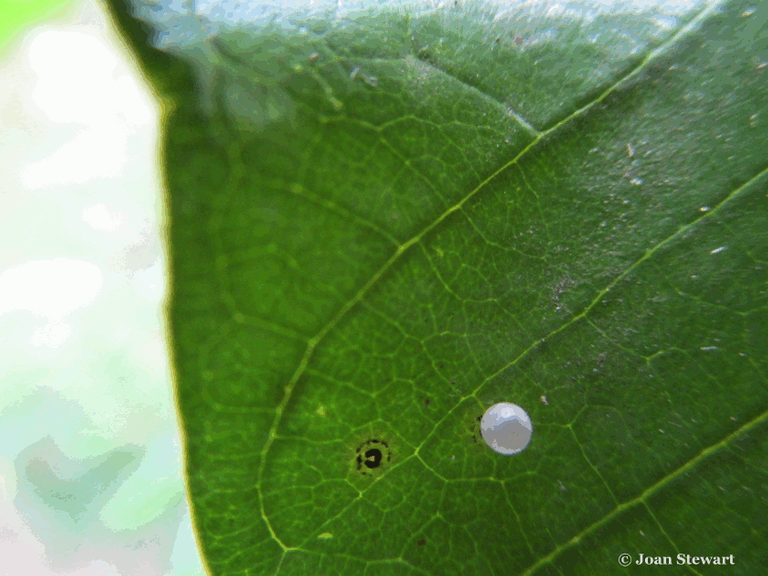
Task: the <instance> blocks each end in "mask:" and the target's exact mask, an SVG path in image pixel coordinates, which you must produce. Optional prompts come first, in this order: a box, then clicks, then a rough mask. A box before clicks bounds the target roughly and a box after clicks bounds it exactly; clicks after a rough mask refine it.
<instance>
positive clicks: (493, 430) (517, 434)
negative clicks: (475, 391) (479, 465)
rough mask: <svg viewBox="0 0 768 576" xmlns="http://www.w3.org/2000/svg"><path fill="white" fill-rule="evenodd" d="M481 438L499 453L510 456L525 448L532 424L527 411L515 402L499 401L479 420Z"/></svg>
mask: <svg viewBox="0 0 768 576" xmlns="http://www.w3.org/2000/svg"><path fill="white" fill-rule="evenodd" d="M480 433H481V434H482V435H483V440H485V443H486V444H488V446H490V447H491V448H492V449H493V450H495V451H496V452H498V453H499V454H505V455H508V456H511V455H512V454H517V453H519V452H522V451H523V450H525V447H526V446H528V443H529V442H530V441H531V434H533V424H532V423H531V419H530V417H529V416H528V413H527V412H526V411H525V410H523V409H522V408H520V406H518V405H516V404H510V403H509V402H499V403H498V404H494V405H493V406H491V407H490V408H488V410H486V411H485V414H483V419H482V420H481V421H480Z"/></svg>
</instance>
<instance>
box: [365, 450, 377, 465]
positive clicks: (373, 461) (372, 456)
mask: <svg viewBox="0 0 768 576" xmlns="http://www.w3.org/2000/svg"><path fill="white" fill-rule="evenodd" d="M363 464H365V465H366V466H367V467H368V468H378V467H379V466H380V465H381V450H379V449H378V448H371V449H370V450H367V451H366V452H365V462H363Z"/></svg>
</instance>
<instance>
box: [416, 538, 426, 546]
mask: <svg viewBox="0 0 768 576" xmlns="http://www.w3.org/2000/svg"><path fill="white" fill-rule="evenodd" d="M426 543H427V539H426V538H422V539H421V540H419V541H418V542H417V544H418V545H419V546H424V544H426Z"/></svg>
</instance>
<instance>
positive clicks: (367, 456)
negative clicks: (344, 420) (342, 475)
mask: <svg viewBox="0 0 768 576" xmlns="http://www.w3.org/2000/svg"><path fill="white" fill-rule="evenodd" d="M355 452H356V454H357V456H356V457H355V462H356V463H357V470H358V472H360V473H361V474H362V475H363V476H370V473H369V472H368V471H367V470H373V469H374V468H378V467H379V466H381V464H382V462H383V461H384V457H385V456H386V460H387V462H391V461H392V452H391V451H390V449H389V444H387V443H386V442H385V441H384V440H379V439H377V438H371V439H370V440H367V441H366V442H363V443H362V444H360V446H358V447H357V450H356V451H355Z"/></svg>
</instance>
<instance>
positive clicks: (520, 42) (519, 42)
mask: <svg viewBox="0 0 768 576" xmlns="http://www.w3.org/2000/svg"><path fill="white" fill-rule="evenodd" d="M522 43H523V37H522V36H515V44H517V45H518V46H520V44H522Z"/></svg>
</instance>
